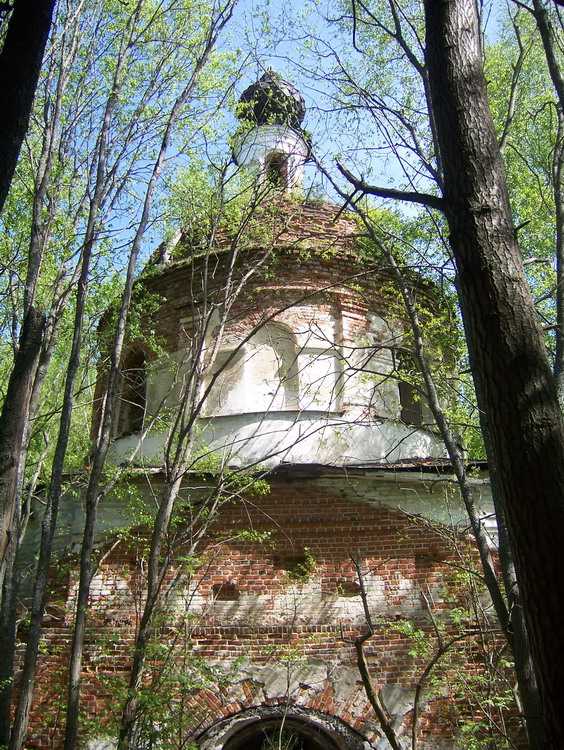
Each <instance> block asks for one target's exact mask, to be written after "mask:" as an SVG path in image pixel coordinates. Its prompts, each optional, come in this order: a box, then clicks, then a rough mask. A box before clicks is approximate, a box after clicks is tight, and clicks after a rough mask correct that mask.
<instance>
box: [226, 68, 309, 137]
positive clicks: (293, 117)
mask: <svg viewBox="0 0 564 750" xmlns="http://www.w3.org/2000/svg"><path fill="white" fill-rule="evenodd" d="M239 105H240V106H239V117H240V119H247V120H248V119H252V120H254V121H255V122H256V124H257V125H270V124H274V123H275V124H278V125H289V126H290V127H292V128H296V129H299V128H300V126H301V123H302V121H303V119H304V117H305V101H304V98H303V96H302V95H301V94H300V92H299V91H298V89H297V88H296V87H295V86H293V85H292V84H291V83H289V82H288V81H285V80H284V79H283V78H281V77H280V76H279V75H278V74H277V73H275V72H274V71H273V70H267V72H266V73H265V74H264V75H263V76H262V77H261V78H259V80H258V81H256V82H255V83H253V84H252V85H251V86H249V87H248V88H247V89H245V91H243V93H242V94H241V98H240V99H239ZM241 105H242V106H241Z"/></svg>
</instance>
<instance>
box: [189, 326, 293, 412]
mask: <svg viewBox="0 0 564 750" xmlns="http://www.w3.org/2000/svg"><path fill="white" fill-rule="evenodd" d="M212 377H213V378H215V381H214V383H213V385H212V388H211V390H210V393H209V395H208V397H207V399H206V404H205V409H204V416H220V415H225V414H244V413H250V412H261V413H268V412H270V411H285V410H295V409H297V408H298V394H299V382H298V367H297V349H296V340H295V337H294V336H293V334H292V333H291V331H290V330H289V329H288V328H286V326H283V325H280V324H278V323H270V324H267V325H265V326H263V327H262V328H261V329H260V330H258V331H257V332H256V333H255V334H254V335H253V336H252V338H250V339H249V341H247V342H245V343H244V344H241V343H239V342H237V341H236V340H231V341H228V342H226V345H225V346H224V347H223V348H222V349H220V351H219V353H218V355H217V357H216V360H215V362H214V363H213V367H212V371H211V373H209V375H208V378H207V383H209V382H210V378H212ZM205 385H206V384H205Z"/></svg>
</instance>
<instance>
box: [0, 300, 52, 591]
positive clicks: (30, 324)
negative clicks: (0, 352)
mask: <svg viewBox="0 0 564 750" xmlns="http://www.w3.org/2000/svg"><path fill="white" fill-rule="evenodd" d="M44 327H45V317H44V315H43V314H42V313H41V312H38V311H37V310H35V309H34V308H30V310H29V312H28V314H27V315H26V317H25V320H24V324H23V326H22V332H21V335H20V341H19V349H18V353H17V355H16V358H15V362H14V367H13V369H12V372H11V374H10V379H9V381H8V388H7V390H6V398H5V400H4V405H3V407H2V413H1V414H0V588H1V586H2V584H3V580H4V571H5V565H4V563H5V559H6V555H7V552H8V547H9V545H10V539H11V538H12V537H13V535H14V533H16V530H15V529H14V527H13V524H14V517H15V514H16V499H17V486H18V477H19V470H20V460H19V459H20V454H21V451H22V446H23V440H24V435H25V430H26V424H27V416H28V411H29V402H30V398H31V392H32V387H33V379H34V377H35V370H36V367H37V363H38V360H39V354H40V351H41V343H42V340H43V331H44Z"/></svg>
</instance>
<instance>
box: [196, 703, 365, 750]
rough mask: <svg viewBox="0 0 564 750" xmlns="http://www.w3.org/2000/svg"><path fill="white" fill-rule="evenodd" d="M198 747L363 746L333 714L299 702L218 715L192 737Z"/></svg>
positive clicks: (355, 749) (346, 749)
mask: <svg viewBox="0 0 564 750" xmlns="http://www.w3.org/2000/svg"><path fill="white" fill-rule="evenodd" d="M196 744H197V746H198V748H199V749H200V750H367V748H371V747H372V745H370V743H369V742H367V741H366V738H365V737H363V736H362V735H360V734H359V733H358V732H356V731H355V730H353V729H352V728H351V727H350V726H349V725H348V724H345V723H344V722H343V721H341V720H340V719H339V718H338V717H336V716H331V715H329V714H323V713H321V712H318V711H313V710H311V709H307V708H305V707H303V706H296V705H292V706H286V705H278V706H255V707H253V708H249V709H246V710H244V711H241V712H239V713H237V714H234V715H232V716H230V717H228V718H226V719H222V720H221V721H218V722H217V723H215V724H213V725H212V726H210V727H209V729H207V730H206V731H205V732H204V733H202V734H201V735H200V736H199V737H198V738H197V740H196Z"/></svg>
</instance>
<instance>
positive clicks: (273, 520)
mask: <svg viewBox="0 0 564 750" xmlns="http://www.w3.org/2000/svg"><path fill="white" fill-rule="evenodd" d="M249 528H252V529H254V530H256V531H261V532H264V531H269V532H270V533H271V535H272V536H271V540H270V541H269V543H267V544H256V543H255V544H249V543H240V542H233V541H225V542H222V541H221V540H222V539H225V538H227V539H230V538H232V537H233V536H234V534H236V532H237V531H238V530H241V529H249ZM306 547H307V548H308V549H309V550H310V552H311V555H312V557H313V559H314V561H315V565H314V566H313V567H312V568H311V570H310V571H309V575H308V576H306V578H307V580H304V581H296V580H292V577H291V576H292V572H291V571H292V570H294V569H295V565H296V561H298V562H299V561H300V560H303V553H304V548H306ZM200 554H201V557H202V561H203V565H202V568H201V570H200V572H199V573H197V574H196V575H195V576H194V579H193V580H192V581H190V582H186V581H185V580H182V581H181V582H180V583H179V584H178V585H177V586H176V589H175V592H174V594H173V596H172V597H171V604H170V614H169V618H170V625H169V626H167V625H166V624H165V625H164V626H163V628H162V633H161V636H160V640H161V642H166V641H167V640H169V641H171V640H172V639H173V638H174V637H175V634H176V636H177V631H176V630H175V623H178V621H179V618H178V615H179V614H180V613H182V611H183V610H184V611H185V610H186V608H188V611H189V612H191V613H192V615H193V619H191V620H190V621H189V626H188V632H189V643H190V646H191V648H192V649H193V653H194V654H197V655H199V656H202V657H205V658H206V659H207V660H209V661H210V663H212V664H214V665H220V666H221V668H222V669H223V670H224V671H225V670H228V669H229V667H230V665H233V663H234V661H235V659H240V658H241V659H243V661H242V663H241V664H239V665H238V666H237V667H235V668H234V670H233V674H232V675H231V676H230V677H229V678H228V679H226V680H225V681H224V682H223V683H222V684H221V685H217V686H216V687H215V688H213V689H206V690H202V691H199V692H196V693H195V694H194V695H193V696H192V697H191V698H190V699H189V701H188V704H189V705H188V708H189V710H190V712H191V716H192V721H193V730H194V732H195V733H196V734H197V735H201V734H202V732H204V730H207V729H209V728H210V727H212V726H213V725H214V724H215V723H216V722H218V721H219V720H221V719H225V718H227V717H230V716H233V715H236V714H238V713H239V712H241V711H243V710H246V709H249V708H251V707H256V706H265V705H266V706H273V705H286V704H288V703H290V704H291V705H295V706H299V707H301V708H303V709H307V710H311V711H316V712H319V713H320V714H322V715H330V716H333V717H336V718H337V719H339V720H340V721H342V722H344V723H345V725H347V726H348V727H350V728H351V729H352V730H354V731H355V732H358V733H359V735H360V736H361V737H362V738H364V739H363V741H367V742H370V743H373V744H374V745H375V746H377V747H380V745H378V742H379V741H380V740H379V738H381V731H380V729H379V727H378V724H377V722H376V721H375V719H374V717H373V712H372V710H371V708H370V706H369V705H368V703H367V700H366V697H365V694H364V690H363V687H362V684H361V681H360V678H359V675H358V671H357V669H356V665H355V658H354V650H353V647H352V645H351V640H352V639H353V638H354V637H355V636H356V635H357V634H358V633H359V632H360V630H361V629H362V627H363V622H364V620H363V613H362V607H361V603H360V597H359V596H358V594H355V589H354V585H353V584H354V581H355V573H354V568H353V565H352V563H351V560H350V557H351V555H353V556H355V557H358V558H360V559H361V560H362V564H363V567H364V568H365V569H366V570H369V571H371V572H369V573H367V574H366V586H367V591H368V595H369V599H370V602H371V610H372V612H373V614H374V616H375V617H376V618H378V617H381V618H382V620H381V621H379V623H380V624H379V625H378V627H377V632H376V634H375V636H374V637H373V638H372V639H371V640H370V642H369V643H368V644H367V646H366V653H367V657H368V660H369V663H370V667H371V670H372V676H373V681H374V684H375V685H376V686H377V687H378V688H380V689H382V690H383V693H382V695H383V697H384V699H385V700H386V698H387V700H388V702H389V705H390V710H391V713H392V714H394V715H395V718H396V720H397V722H398V725H400V724H402V722H403V724H404V725H405V727H408V725H409V716H410V707H411V703H412V700H413V689H414V685H415V683H416V681H417V678H418V675H420V674H421V671H422V669H423V667H424V663H425V661H424V660H422V659H419V658H416V657H414V656H413V655H410V650H411V649H412V647H413V643H412V642H411V641H410V639H409V638H407V637H406V636H405V635H403V634H402V633H399V632H396V631H395V630H394V625H393V622H394V621H397V622H403V621H405V620H406V619H409V620H412V621H416V622H419V623H420V624H421V625H422V626H423V627H424V628H426V629H428V628H429V622H428V619H427V618H426V615H425V610H424V608H423V606H422V600H421V596H420V594H421V592H422V591H423V592H426V593H427V595H428V596H431V597H432V599H433V600H434V602H435V606H436V608H437V611H440V609H441V607H442V606H443V605H442V603H441V599H442V584H441V581H444V580H445V574H449V568H448V567H445V565H446V563H448V562H449V561H451V559H452V555H453V552H452V550H449V549H448V547H447V545H446V544H445V541H444V540H443V539H442V538H441V537H440V536H439V535H438V534H435V533H434V532H433V531H432V530H430V529H429V528H424V527H421V526H420V525H418V524H414V523H413V522H411V521H410V520H409V519H408V518H406V516H405V515H403V514H401V513H399V512H397V511H393V510H391V509H389V508H378V507H367V505H366V503H361V502H357V503H355V502H351V501H350V500H347V499H340V498H338V497H335V496H334V495H333V494H332V493H330V492H328V491H327V490H323V491H317V492H314V491H312V489H311V487H309V488H305V487H303V486H302V487H301V488H300V485H299V483H296V482H294V483H293V482H279V483H274V484H273V486H272V490H271V492H270V494H268V495H266V496H264V497H260V498H251V499H250V500H249V502H246V503H230V504H228V505H225V506H224V507H223V509H222V511H221V513H220V516H219V518H218V519H217V521H216V522H215V523H214V525H213V528H212V529H211V530H210V533H209V535H208V539H207V541H206V544H205V545H204V547H203V548H202V550H201V552H200ZM204 571H205V572H204ZM174 573H175V571H174V570H172V571H171V574H170V576H169V580H172V578H173V576H174ZM59 578H60V580H59V581H58V582H57V588H58V593H59V596H60V597H61V605H62V606H61V607H59V608H58V609H57V608H55V609H53V608H52V610H51V611H52V613H53V616H52V618H51V621H50V622H48V623H47V628H46V632H45V639H46V648H45V651H46V654H45V656H43V657H42V661H41V668H40V679H39V685H40V688H39V694H38V700H37V701H36V705H35V709H34V714H33V720H32V735H31V737H30V742H29V747H41V748H43V747H53V746H54V747H58V745H59V743H60V721H59V720H60V718H61V717H60V716H59V715H58V714H57V708H56V706H57V705H58V703H59V702H60V701H61V695H60V694H59V693H58V681H60V684H61V685H63V684H64V679H63V678H64V663H65V657H66V652H67V649H68V645H69V642H70V636H71V612H72V603H73V595H74V592H75V588H76V581H77V569H76V567H75V566H74V565H73V564H71V565H70V568H69V570H68V572H67V571H64V572H63V573H62V576H59ZM222 585H227V586H232V587H233V588H232V589H231V593H230V596H232V597H235V596H236V597H237V598H233V599H232V600H231V601H230V600H224V599H222V598H221V595H219V596H217V594H218V591H221V586H222ZM214 586H215V587H216V588H215V595H216V596H214ZM142 590H143V573H142V569H141V567H140V561H139V559H138V558H137V556H136V554H135V550H134V549H128V548H127V546H126V545H124V544H122V545H120V546H118V547H117V548H116V549H115V550H114V551H113V552H112V553H111V555H110V556H109V557H108V558H107V559H106V560H105V561H104V563H103V565H102V567H101V569H100V570H99V572H98V574H97V575H96V577H95V579H94V581H93V585H92V594H91V614H90V620H89V632H88V637H87V643H86V658H85V663H84V684H83V696H84V698H83V706H84V710H85V712H86V714H87V715H97V716H98V717H100V716H104V715H105V714H107V713H108V710H111V709H112V708H114V709H117V706H115V705H114V706H111V703H112V701H111V698H110V697H109V696H108V693H107V690H108V688H107V687H106V686H105V685H104V684H103V683H104V680H103V679H102V678H104V677H107V676H108V675H110V676H114V677H115V676H123V677H124V678H125V677H126V674H127V669H128V664H129V659H130V655H131V647H132V645H133V638H134V631H135V623H136V622H137V621H138V618H139V613H140V608H141V604H142V596H143V594H142ZM63 600H65V602H64V604H63ZM253 603H254V606H253ZM57 618H59V619H57ZM384 621H385V622H384ZM461 648H462V649H464V648H470V651H468V652H467V653H466V654H465V655H464V652H461V653H462V654H463V656H462V658H463V661H466V660H467V659H468V658H471V646H470V645H468V646H461ZM459 657H460V655H459ZM459 657H457V658H459ZM178 658H180V656H179V657H178ZM394 709H395V711H394ZM448 715H449V702H448V700H447V699H446V698H445V697H441V696H440V695H438V696H436V697H435V698H434V700H432V701H431V702H430V703H429V704H428V705H427V707H426V710H425V712H424V714H423V716H422V720H421V727H422V736H423V741H422V744H421V747H422V748H431V747H433V748H439V747H443V746H444V747H445V748H449V747H452V744H451V742H450V741H449V740H448V737H449V733H450V735H452V731H453V729H452V727H451V726H449V725H448V721H447V719H448ZM51 722H53V725H52V726H49V725H50V723H51ZM102 723H103V722H102ZM96 731H97V732H98V734H99V733H100V730H99V729H98V730H96ZM94 733H95V734H96V732H94ZM202 737H203V738H202V740H201V741H202V742H204V739H205V736H204V735H202ZM203 747H205V744H204V745H203ZM382 747H384V745H382Z"/></svg>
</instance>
